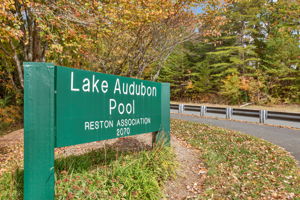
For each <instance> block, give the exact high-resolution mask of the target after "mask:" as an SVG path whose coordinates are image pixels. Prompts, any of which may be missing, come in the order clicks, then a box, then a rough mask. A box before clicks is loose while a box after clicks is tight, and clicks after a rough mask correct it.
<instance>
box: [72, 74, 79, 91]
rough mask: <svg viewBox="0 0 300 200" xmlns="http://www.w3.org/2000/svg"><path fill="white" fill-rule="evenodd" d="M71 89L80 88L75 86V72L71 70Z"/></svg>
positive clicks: (76, 89)
mask: <svg viewBox="0 0 300 200" xmlns="http://www.w3.org/2000/svg"><path fill="white" fill-rule="evenodd" d="M71 91H74V92H78V91H79V88H74V72H71Z"/></svg>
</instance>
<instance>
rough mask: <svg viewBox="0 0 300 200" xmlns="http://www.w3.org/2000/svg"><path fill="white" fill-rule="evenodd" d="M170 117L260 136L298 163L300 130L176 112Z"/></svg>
mask: <svg viewBox="0 0 300 200" xmlns="http://www.w3.org/2000/svg"><path fill="white" fill-rule="evenodd" d="M171 118H174V119H182V120H187V121H193V122H199V123H203V124H209V125H213V126H218V127H222V128H226V129H230V130H236V131H240V132H243V133H246V134H249V135H253V136H256V137H259V138H262V139H264V140H267V141H269V142H272V143H273V144H276V145H278V146H281V147H283V148H284V149H286V150H287V151H289V152H291V154H292V155H293V156H294V157H295V158H296V160H298V164H299V163H300V130H295V129H289V128H281V127H275V126H266V125H262V124H253V123H245V122H238V121H231V120H218V119H211V118H200V117H197V116H190V115H181V114H176V113H171Z"/></svg>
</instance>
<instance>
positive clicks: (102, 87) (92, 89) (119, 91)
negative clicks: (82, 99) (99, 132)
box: [70, 72, 157, 115]
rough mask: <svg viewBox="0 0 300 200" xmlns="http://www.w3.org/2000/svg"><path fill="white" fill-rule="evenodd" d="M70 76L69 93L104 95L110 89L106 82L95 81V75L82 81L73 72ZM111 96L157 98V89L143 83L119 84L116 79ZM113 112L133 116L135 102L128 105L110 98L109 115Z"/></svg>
mask: <svg viewBox="0 0 300 200" xmlns="http://www.w3.org/2000/svg"><path fill="white" fill-rule="evenodd" d="M70 76H71V83H70V91H72V92H83V93H103V94H106V93H107V92H108V91H109V90H110V88H111V87H110V86H109V83H108V81H107V80H100V79H97V78H96V76H95V75H91V76H90V77H85V78H82V80H80V79H77V78H76V76H75V74H74V72H71V73H70ZM78 80H79V82H78ZM113 94H114V95H130V96H146V97H157V88H156V87H155V86H146V85H144V83H143V82H139V83H136V82H135V81H131V83H128V82H121V81H120V79H119V78H116V80H115V82H114V84H113ZM114 111H117V112H118V114H120V115H123V114H135V101H134V100H132V101H131V102H130V103H127V104H124V103H122V102H118V101H117V100H116V99H113V98H111V99H109V114H110V115H112V114H113V112H114Z"/></svg>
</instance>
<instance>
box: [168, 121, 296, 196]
mask: <svg viewBox="0 0 300 200" xmlns="http://www.w3.org/2000/svg"><path fill="white" fill-rule="evenodd" d="M171 127H172V133H173V134H174V135H176V136H177V137H179V138H182V139H184V140H186V141H187V142H188V143H189V144H191V145H192V146H193V147H195V148H197V149H199V150H200V152H201V154H200V155H199V156H200V157H201V159H202V160H203V162H204V163H205V164H206V167H207V168H208V173H207V174H206V176H207V177H206V181H205V185H204V192H203V194H201V196H200V197H199V199H300V173H299V167H298V166H297V163H296V161H295V159H294V158H292V157H291V156H290V155H289V153H287V152H286V151H285V150H283V149H282V148H280V147H278V146H276V145H273V144H271V143H269V142H266V141H264V140H261V139H258V138H255V137H252V136H248V135H244V134H241V133H239V132H235V131H229V130H225V129H221V128H216V127H212V126H207V125H203V124H199V123H194V122H186V121H182V120H172V122H171Z"/></svg>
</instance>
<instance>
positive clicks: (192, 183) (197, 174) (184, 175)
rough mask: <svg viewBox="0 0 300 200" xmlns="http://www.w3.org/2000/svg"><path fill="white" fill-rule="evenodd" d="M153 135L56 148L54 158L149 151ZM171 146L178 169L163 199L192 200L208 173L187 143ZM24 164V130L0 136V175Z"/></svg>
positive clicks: (168, 183)
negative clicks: (104, 151) (111, 150)
mask: <svg viewBox="0 0 300 200" xmlns="http://www.w3.org/2000/svg"><path fill="white" fill-rule="evenodd" d="M151 141H152V134H151V133H149V134H142V135H136V136H130V137H126V138H118V139H112V140H106V141H97V142H91V143H86V144H79V145H74V146H70V147H62V148H56V149H55V155H56V157H59V156H62V155H63V156H68V155H74V154H82V153H85V152H88V151H91V150H93V149H99V148H104V147H105V146H113V147H114V148H118V150H120V151H122V150H126V151H127V150H130V151H139V150H142V149H151V146H152V143H151ZM171 146H172V147H173V148H174V152H175V155H176V160H177V162H178V165H179V166H178V168H177V171H176V177H175V178H174V179H172V180H169V181H168V182H167V183H166V184H165V185H166V187H165V188H164V191H165V194H166V198H165V199H172V200H182V199H193V198H194V197H195V195H197V194H200V193H201V189H202V185H203V181H204V179H205V176H206V172H207V170H206V169H205V168H204V164H203V163H202V162H201V160H200V159H199V156H198V155H199V152H197V150H195V149H192V148H191V147H190V146H189V145H188V144H187V143H185V142H184V141H181V140H180V139H178V138H175V137H173V136H172V138H171ZM22 165H23V129H21V130H17V131H14V132H12V133H9V134H7V135H4V136H1V137H0V176H1V174H2V173H4V172H7V171H10V170H12V169H14V168H16V167H22Z"/></svg>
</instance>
